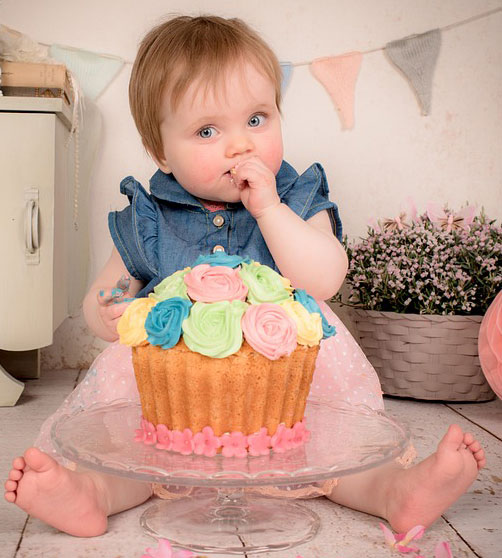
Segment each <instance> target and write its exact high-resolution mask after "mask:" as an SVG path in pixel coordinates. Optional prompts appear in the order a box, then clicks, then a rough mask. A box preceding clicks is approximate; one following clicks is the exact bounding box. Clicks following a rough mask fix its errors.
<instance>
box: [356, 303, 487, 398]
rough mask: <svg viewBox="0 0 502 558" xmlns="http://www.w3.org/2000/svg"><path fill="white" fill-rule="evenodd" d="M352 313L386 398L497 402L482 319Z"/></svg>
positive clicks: (391, 313)
mask: <svg viewBox="0 0 502 558" xmlns="http://www.w3.org/2000/svg"><path fill="white" fill-rule="evenodd" d="M349 314H350V316H351V318H352V320H353V322H354V326H355V328H356V331H357V333H358V336H359V339H360V345H361V348H362V349H363V351H364V353H365V354H366V356H367V357H368V360H369V361H370V362H371V364H372V365H373V366H374V368H375V370H376V372H377V374H378V376H379V378H380V383H381V384H382V390H383V392H384V393H385V394H387V395H395V396H398V397H411V398H414V399H426V400H436V401H490V400H492V399H494V397H495V394H494V393H493V391H492V389H491V388H490V386H489V384H488V382H487V381H486V378H485V376H484V374H483V372H482V370H481V366H480V362H479V357H478V333H479V327H480V324H481V320H482V316H459V315H446V316H442V315H428V314H398V313H395V312H379V311H375V310H361V309H355V308H351V309H350V312H349Z"/></svg>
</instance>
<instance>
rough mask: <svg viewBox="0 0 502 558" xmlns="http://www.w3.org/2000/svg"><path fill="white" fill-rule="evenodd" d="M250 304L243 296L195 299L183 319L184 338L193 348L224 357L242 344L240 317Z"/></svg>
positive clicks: (195, 350)
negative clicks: (208, 301) (201, 300)
mask: <svg viewBox="0 0 502 558" xmlns="http://www.w3.org/2000/svg"><path fill="white" fill-rule="evenodd" d="M246 308H247V304H246V303H245V302H242V300H232V302H229V301H228V300H224V301H221V302H211V303H205V302H195V303H194V305H193V306H192V308H191V311H190V316H189V317H188V318H187V319H186V320H184V321H183V325H182V328H183V339H184V341H185V343H186V344H187V346H188V348H189V349H190V350H191V351H194V352H197V353H201V354H203V355H206V356H208V357H212V358H225V357H227V356H228V355H231V354H233V353H236V352H237V351H238V350H239V349H240V347H241V345H242V329H241V318H242V315H243V314H244V312H245V311H246Z"/></svg>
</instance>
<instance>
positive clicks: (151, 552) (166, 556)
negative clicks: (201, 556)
mask: <svg viewBox="0 0 502 558" xmlns="http://www.w3.org/2000/svg"><path fill="white" fill-rule="evenodd" d="M192 557H193V558H196V557H195V554H194V553H193V552H191V551H190V550H173V549H172V547H171V543H170V542H169V541H168V540H167V539H159V546H158V548H147V549H146V554H143V555H142V556H141V558H192Z"/></svg>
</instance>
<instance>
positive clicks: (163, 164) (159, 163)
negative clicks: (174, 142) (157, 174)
mask: <svg viewBox="0 0 502 558" xmlns="http://www.w3.org/2000/svg"><path fill="white" fill-rule="evenodd" d="M147 151H148V155H150V157H151V158H152V159H153V161H154V163H155V164H156V165H157V166H158V167H159V169H160V170H161V171H162V172H164V173H166V174H170V172H171V167H169V166H168V165H167V163H166V161H165V159H163V160H159V159H157V157H155V155H153V154H152V153H150V151H149V150H147Z"/></svg>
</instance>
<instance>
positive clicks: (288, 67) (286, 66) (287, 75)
mask: <svg viewBox="0 0 502 558" xmlns="http://www.w3.org/2000/svg"><path fill="white" fill-rule="evenodd" d="M280 65H281V71H282V82H281V93H282V94H283V95H284V93H285V92H286V89H287V88H288V85H289V82H290V81H291V74H292V73H293V64H292V63H291V62H280Z"/></svg>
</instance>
